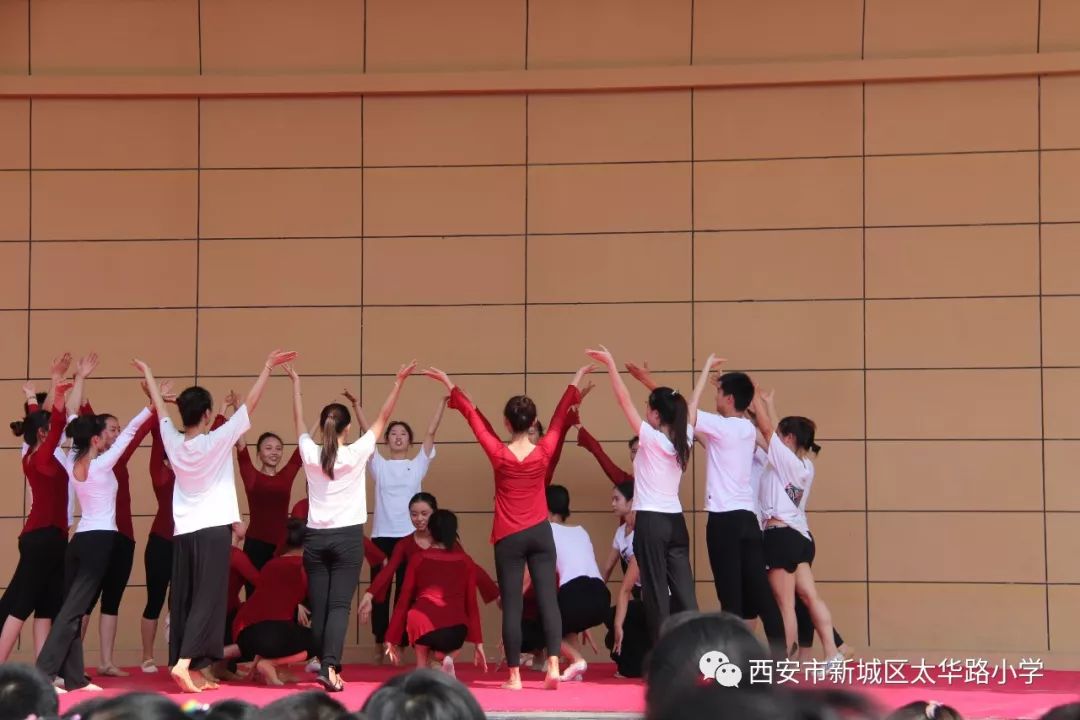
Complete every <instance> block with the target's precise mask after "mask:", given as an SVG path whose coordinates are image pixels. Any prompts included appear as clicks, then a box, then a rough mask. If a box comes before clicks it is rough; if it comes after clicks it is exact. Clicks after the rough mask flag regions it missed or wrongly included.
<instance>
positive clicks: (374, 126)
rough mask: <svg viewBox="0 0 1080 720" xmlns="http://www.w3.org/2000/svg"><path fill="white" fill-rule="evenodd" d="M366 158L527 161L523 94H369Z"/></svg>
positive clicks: (380, 161)
mask: <svg viewBox="0 0 1080 720" xmlns="http://www.w3.org/2000/svg"><path fill="white" fill-rule="evenodd" d="M364 149H365V151H366V152H367V157H366V158H365V161H364V164H365V165H367V166H368V167H374V166H379V165H389V166H392V165H487V164H507V163H523V162H525V97H524V96H523V95H491V96H469V97H447V96H438V97H369V98H366V99H365V100H364Z"/></svg>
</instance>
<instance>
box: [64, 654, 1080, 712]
mask: <svg viewBox="0 0 1080 720" xmlns="http://www.w3.org/2000/svg"><path fill="white" fill-rule="evenodd" d="M128 670H129V671H131V672H132V675H131V677H129V678H95V679H94V681H95V682H97V683H98V684H99V685H101V686H102V687H104V688H105V689H106V693H107V694H110V695H113V694H120V693H123V692H132V691H143V692H147V691H148V692H160V693H163V694H166V695H168V696H169V697H172V698H173V699H174V700H176V701H177V702H180V703H183V702H185V701H187V700H191V699H197V700H198V702H201V703H207V704H210V703H213V702H215V701H217V700H223V699H226V698H237V699H242V700H246V701H248V702H251V703H254V704H256V705H265V704H267V703H270V702H273V701H274V700H276V699H278V698H280V697H282V696H283V695H286V694H288V693H290V692H295V691H297V690H316V689H319V686H318V685H317V684H315V683H314V682H310V683H300V684H298V685H291V686H288V687H286V688H268V687H265V686H262V685H255V684H250V683H230V684H228V685H223V686H222V687H221V689H219V690H213V691H207V692H204V693H200V694H199V695H183V694H181V693H178V692H176V686H175V685H174V684H173V683H172V682H171V680H170V679H169V676H168V674H167V672H166V671H164V670H159V671H158V672H157V673H156V674H153V675H147V674H145V673H143V672H141V671H139V669H138V668H129V669H128ZM406 670H407V668H395V667H386V666H378V667H377V666H362V665H350V666H347V667H346V668H345V671H344V672H343V676H344V677H345V679H346V680H348V681H349V685H348V687H347V688H346V690H345V691H344V692H342V693H341V694H340V695H337V696H336V697H337V699H338V700H340V701H341V702H342V704H344V705H345V706H346V707H347V708H348V709H349V710H350V711H355V710H359V709H360V707H361V706H362V705H363V704H364V701H365V700H366V699H367V697H368V695H370V694H371V693H372V692H373V691H374V690H375V689H376V688H377V687H378V686H379V685H380V684H381V683H382V682H384V681H385V680H386V679H387V678H389V677H392V676H393V675H395V674H398V673H401V672H404V671H406ZM614 671H615V668H614V665H610V664H608V665H593V666H590V668H589V673H588V675H587V678H586V680H585V681H584V682H572V683H563V684H562V686H561V687H560V688H559V690H558V691H556V692H551V691H547V690H544V689H543V688H542V686H541V685H542V683H541V678H540V675H539V674H537V673H532V672H528V671H526V672H525V674H524V679H525V689H524V690H522V691H521V692H510V691H507V690H502V689H500V687H499V685H500V684H501V683H502V682H503V680H504V679H505V676H504V673H503V672H501V671H500V672H498V673H495V672H489V673H487V674H484V673H481V672H479V671H478V670H475V669H474V668H472V667H471V666H466V665H464V664H462V665H461V666H460V668H459V673H458V677H459V679H461V680H462V682H464V683H465V684H466V685H467V686H468V687H469V689H470V690H472V692H473V693H474V694H475V695H476V697H477V699H478V700H479V701H480V704H481V705H482V706H483V708H484V710H485V711H487V712H488V713H490V714H492V715H498V716H503V717H527V716H531V715H533V714H537V715H541V714H543V715H557V714H563V716H573V717H578V718H581V717H586V716H589V715H606V714H611V713H614V714H621V715H627V714H631V715H633V714H638V713H640V712H641V711H642V710H643V709H644V706H645V688H644V686H643V685H642V684H641V683H640V682H636V681H631V680H617V679H615V678H614V677H612V674H613V673H614ZM823 686H824V685H819V686H818V687H823ZM855 689H858V690H861V691H863V692H865V693H867V694H868V695H870V696H871V697H872V698H873V699H874V700H875V701H876V702H878V703H879V704H880V705H881V706H882V707H883V708H885V709H887V710H888V709H893V708H897V707H900V706H902V705H905V704H907V703H909V702H913V701H915V700H936V701H938V702H941V703H945V704H948V705H952V706H953V707H955V708H956V709H958V710H959V711H960V712H961V713H962V714H963V715H964V716H965V717H966V718H968V719H969V720H980V719H984V718H987V719H988V718H1024V719H1027V718H1038V717H1039V716H1041V715H1042V714H1043V713H1045V712H1046V711H1047V710H1049V709H1050V708H1052V707H1054V706H1057V705H1061V704H1064V703H1068V702H1075V701H1076V700H1077V699H1080V672H1063V671H1049V670H1048V671H1045V672H1044V674H1043V676H1042V677H1039V678H1036V679H1035V680H1034V681H1033V683H1032V684H1031V685H1026V684H1025V683H1024V682H1023V681H1021V680H1010V682H1008V683H1007V684H1005V685H953V686H951V687H944V686H923V685H918V686H912V685H890V686H859V687H856V688H855ZM88 696H90V693H87V692H74V693H68V694H66V695H62V696H61V697H60V708H61V711H64V710H66V709H67V708H70V707H72V706H73V705H75V704H76V703H78V702H80V701H82V700H85V699H87V697H88Z"/></svg>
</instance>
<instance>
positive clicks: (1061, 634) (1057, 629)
mask: <svg viewBox="0 0 1080 720" xmlns="http://www.w3.org/2000/svg"><path fill="white" fill-rule="evenodd" d="M1047 592H1048V593H1049V600H1050V650H1051V651H1053V652H1072V653H1075V652H1080V623H1077V622H1076V607H1077V603H1080V586H1076V585H1051V586H1050V587H1048V588H1047ZM1032 645H1034V643H1032Z"/></svg>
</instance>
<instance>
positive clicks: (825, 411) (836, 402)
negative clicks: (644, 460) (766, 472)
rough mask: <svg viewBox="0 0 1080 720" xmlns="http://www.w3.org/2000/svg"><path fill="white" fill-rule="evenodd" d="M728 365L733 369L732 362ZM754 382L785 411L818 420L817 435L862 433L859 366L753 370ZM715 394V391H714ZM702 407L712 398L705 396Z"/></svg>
mask: <svg viewBox="0 0 1080 720" xmlns="http://www.w3.org/2000/svg"><path fill="white" fill-rule="evenodd" d="M730 369H732V370H735V369H737V368H735V367H734V366H731V367H730ZM752 377H753V379H754V382H756V383H758V384H759V385H760V386H761V387H763V388H771V389H773V390H774V391H775V392H776V405H777V407H778V408H780V409H781V410H782V411H783V412H785V413H798V414H799V415H803V416H806V417H810V418H813V419H814V422H815V423H817V439H818V442H819V443H820V442H821V441H822V440H823V439H824V440H830V439H834V438H841V439H852V438H861V437H862V436H863V412H864V411H863V373H862V371H861V370H841V371H829V372H823V371H820V370H803V371H775V372H755V373H753V374H752ZM713 397H715V393H714V394H713ZM705 398H706V399H704V400H702V404H701V406H702V408H703V409H705V410H709V411H712V410H713V408H714V407H715V402H714V400H712V399H709V396H708V395H706V396H705Z"/></svg>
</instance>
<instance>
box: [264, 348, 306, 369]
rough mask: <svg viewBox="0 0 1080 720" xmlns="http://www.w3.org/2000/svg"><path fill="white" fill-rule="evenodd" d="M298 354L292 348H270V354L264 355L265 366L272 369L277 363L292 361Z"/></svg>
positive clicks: (282, 363)
mask: <svg viewBox="0 0 1080 720" xmlns="http://www.w3.org/2000/svg"><path fill="white" fill-rule="evenodd" d="M299 354H300V353H298V352H295V351H292V350H271V351H270V354H269V355H267V356H266V367H267V368H268V369H270V370H273V369H274V368H276V367H277V366H278V365H284V364H285V363H289V362H292V361H293V360H295V359H296V357H297V355H299Z"/></svg>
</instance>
